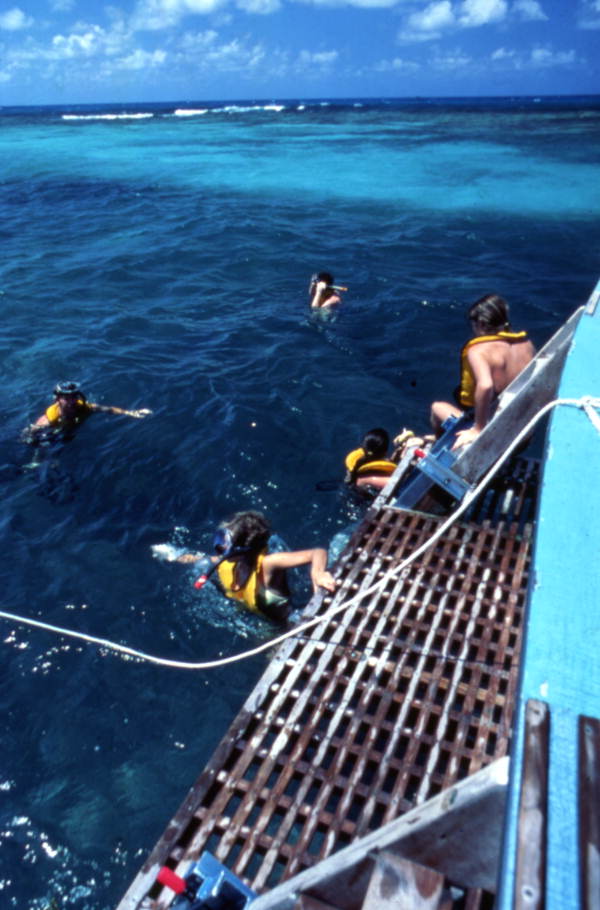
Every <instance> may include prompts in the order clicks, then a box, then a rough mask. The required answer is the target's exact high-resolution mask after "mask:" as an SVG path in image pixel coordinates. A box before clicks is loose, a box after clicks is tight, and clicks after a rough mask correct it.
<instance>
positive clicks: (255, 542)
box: [223, 510, 271, 553]
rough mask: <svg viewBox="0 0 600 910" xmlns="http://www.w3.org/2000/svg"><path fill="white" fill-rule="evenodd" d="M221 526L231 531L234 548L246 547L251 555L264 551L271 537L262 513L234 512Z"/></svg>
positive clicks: (268, 526)
mask: <svg viewBox="0 0 600 910" xmlns="http://www.w3.org/2000/svg"><path fill="white" fill-rule="evenodd" d="M223 526H224V527H226V528H228V529H229V530H230V531H231V537H232V542H233V546H234V547H247V548H248V549H249V551H250V552H251V553H260V551H261V550H264V549H265V547H266V546H267V543H268V541H269V537H270V536H271V525H270V524H269V522H268V521H267V519H266V518H265V516H264V515H263V514H262V512H253V511H251V510H250V511H248V512H236V513H235V515H233V516H232V517H231V518H229V519H228V520H227V521H226V522H224V525H223Z"/></svg>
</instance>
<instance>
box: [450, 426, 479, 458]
mask: <svg viewBox="0 0 600 910" xmlns="http://www.w3.org/2000/svg"><path fill="white" fill-rule="evenodd" d="M480 433H481V430H478V429H476V427H470V428H469V429H468V430H459V431H458V433H457V434H456V442H455V443H454V445H453V446H452V451H453V452H454V451H456V449H462V448H464V446H468V445H470V444H471V443H472V442H473V441H474V440H475V439H477V437H478V436H479V434H480Z"/></svg>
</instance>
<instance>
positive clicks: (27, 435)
mask: <svg viewBox="0 0 600 910" xmlns="http://www.w3.org/2000/svg"><path fill="white" fill-rule="evenodd" d="M49 426H50V421H49V420H48V418H47V417H46V415H45V414H42V416H41V417H38V419H37V420H36V421H35V423H28V424H27V426H26V427H23V429H22V430H21V440H22V441H23V442H30V441H31V439H32V436H35V435H36V433H37V432H38V430H42V429H43V428H44V427H49Z"/></svg>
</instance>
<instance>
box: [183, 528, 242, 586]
mask: <svg viewBox="0 0 600 910" xmlns="http://www.w3.org/2000/svg"><path fill="white" fill-rule="evenodd" d="M213 547H214V550H215V552H216V553H218V554H219V559H218V560H217V561H216V562H214V563H213V564H212V566H211V567H210V569H209V570H208V571H207V572H203V573H202V575H199V576H198V578H197V579H196V581H195V582H194V587H195V588H196V590H197V591H200V590H201V588H203V587H204V585H205V584H206V582H207V581H208V580H209V578H210V577H211V575H213V574H214V573H215V572H216V571H217V569H218V568H219V566H220V565H221V563H222V562H225V560H226V559H231V558H232V557H235V556H241V555H242V553H249V552H250V550H251V547H236V546H234V543H233V535H232V533H231V531H230V530H229V528H218V529H217V531H216V533H215V537H214V540H213Z"/></svg>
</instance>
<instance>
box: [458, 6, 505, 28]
mask: <svg viewBox="0 0 600 910" xmlns="http://www.w3.org/2000/svg"><path fill="white" fill-rule="evenodd" d="M507 10H508V5H507V3H506V0H463V2H462V3H461V5H460V10H459V16H458V20H459V23H460V25H462V26H463V27H464V28H474V27H477V26H479V25H488V24H489V23H490V22H500V21H501V20H502V19H504V18H505V16H506V13H507Z"/></svg>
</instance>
